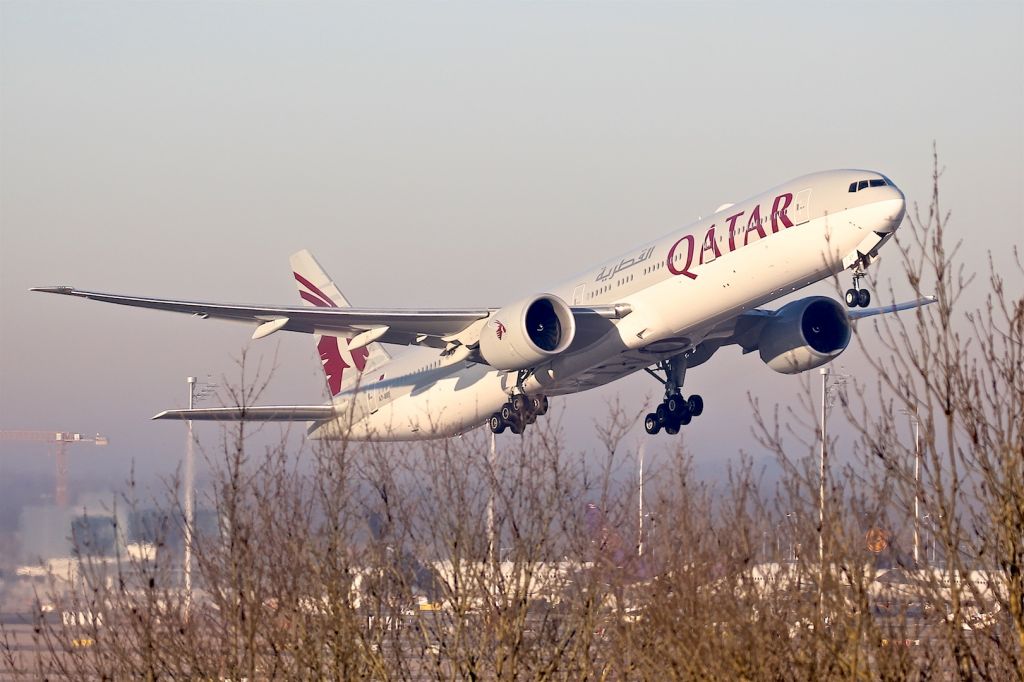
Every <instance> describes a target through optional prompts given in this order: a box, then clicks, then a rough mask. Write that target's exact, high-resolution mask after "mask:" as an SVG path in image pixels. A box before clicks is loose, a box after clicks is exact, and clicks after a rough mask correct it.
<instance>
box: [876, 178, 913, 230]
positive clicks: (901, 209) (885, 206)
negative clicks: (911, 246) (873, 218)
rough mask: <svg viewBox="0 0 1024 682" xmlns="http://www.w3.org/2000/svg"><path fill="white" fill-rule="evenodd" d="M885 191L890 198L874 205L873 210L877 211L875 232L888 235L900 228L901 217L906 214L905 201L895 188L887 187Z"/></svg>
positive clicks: (900, 192) (901, 193)
mask: <svg viewBox="0 0 1024 682" xmlns="http://www.w3.org/2000/svg"><path fill="white" fill-rule="evenodd" d="M886 189H887V190H888V191H889V194H890V196H888V197H886V198H884V199H882V200H881V201H879V202H877V203H876V204H875V209H876V210H877V211H878V223H877V224H878V228H877V229H876V232H880V233H884V234H889V233H890V232H894V231H895V230H896V228H897V227H899V226H900V223H902V222H903V216H904V215H906V213H907V199H906V197H905V196H903V192H902V191H900V189H899V188H898V187H896V186H891V187H887V188H886Z"/></svg>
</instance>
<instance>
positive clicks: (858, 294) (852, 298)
mask: <svg viewBox="0 0 1024 682" xmlns="http://www.w3.org/2000/svg"><path fill="white" fill-rule="evenodd" d="M862 277H864V272H863V271H862V270H856V271H854V273H853V288H852V289H847V290H846V307H847V308H858V307H860V308H867V307H868V306H869V305H871V292H870V291H868V290H867V289H858V288H857V287H859V286H860V280H861V278H862Z"/></svg>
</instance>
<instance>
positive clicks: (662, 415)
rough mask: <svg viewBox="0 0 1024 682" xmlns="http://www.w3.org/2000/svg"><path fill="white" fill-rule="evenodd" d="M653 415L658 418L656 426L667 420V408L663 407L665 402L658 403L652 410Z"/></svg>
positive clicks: (662, 424)
mask: <svg viewBox="0 0 1024 682" xmlns="http://www.w3.org/2000/svg"><path fill="white" fill-rule="evenodd" d="M654 417H655V419H657V420H658V426H665V425H666V424H668V422H669V414H668V408H667V407H665V403H662V404H661V405H658V409H656V410H655V411H654Z"/></svg>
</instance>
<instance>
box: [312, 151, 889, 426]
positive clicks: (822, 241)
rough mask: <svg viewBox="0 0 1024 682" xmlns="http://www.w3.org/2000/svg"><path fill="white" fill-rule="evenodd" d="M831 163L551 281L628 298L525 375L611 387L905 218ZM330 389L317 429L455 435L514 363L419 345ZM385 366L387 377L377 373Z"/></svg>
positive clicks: (880, 191)
mask: <svg viewBox="0 0 1024 682" xmlns="http://www.w3.org/2000/svg"><path fill="white" fill-rule="evenodd" d="M879 178H883V176H881V175H880V174H878V173H876V172H872V171H856V170H837V171H825V172H822V173H815V174H812V175H807V176H803V177H800V178H797V179H795V180H792V181H790V182H788V183H785V184H783V185H780V186H778V187H775V188H773V189H770V190H768V191H766V192H764V193H762V194H760V195H757V196H755V197H752V198H750V199H748V200H746V201H743V202H740V203H737V204H733V205H728V206H726V207H723V208H721V209H720V210H719V211H718V212H716V213H715V214H714V215H711V216H709V217H707V218H704V219H701V220H699V221H697V222H696V223H694V224H692V225H690V226H688V227H685V228H683V229H680V230H677V231H674V232H672V233H671V234H669V235H666V236H664V237H661V238H659V239H657V240H654V241H651V242H648V243H646V244H643V245H641V246H638V247H637V248H635V249H632V250H631V251H630V252H629V253H627V254H625V255H624V256H622V257H618V258H615V259H612V260H610V261H608V262H605V263H602V264H600V265H598V266H597V267H596V268H593V269H592V270H589V271H587V272H585V273H583V274H582V275H580V276H578V277H576V278H574V279H571V280H569V281H567V282H564V283H562V284H561V285H560V286H556V287H554V288H552V289H550V290H549V293H552V294H555V295H556V296H559V297H561V298H562V299H564V300H565V301H566V302H567V303H569V304H570V305H572V306H588V305H592V306H596V305H614V304H626V305H628V306H629V307H630V309H631V310H632V312H631V313H630V314H629V315H627V316H625V317H623V318H621V319H617V320H609V321H608V322H607V331H606V332H605V333H603V334H601V335H599V336H598V337H597V338H596V339H594V338H591V341H590V342H588V345H586V346H583V347H577V344H574V345H573V346H571V347H570V348H569V349H568V350H567V351H565V352H563V353H560V354H558V355H556V356H554V357H553V358H552V359H551V360H549V361H546V362H545V363H544V364H542V365H541V366H540V367H538V368H536V370H535V371H534V372H533V373H532V375H531V376H530V377H529V379H527V381H526V383H525V384H524V385H523V386H522V388H523V390H525V391H526V392H527V393H543V394H545V395H564V394H568V393H575V392H578V391H582V390H586V389H589V388H593V387H595V386H600V385H602V384H606V383H608V382H610V381H614V380H615V379H618V378H620V377H621V376H624V375H626V374H629V373H632V372H634V371H636V370H637V369H640V368H642V367H646V366H649V365H652V364H655V363H656V362H658V361H659V360H662V359H665V358H667V357H671V356H674V355H678V354H680V353H683V352H685V351H687V350H689V349H692V348H694V347H695V346H697V345H698V344H699V343H701V342H702V341H705V340H708V339H709V338H710V336H709V335H713V333H714V331H715V328H716V326H719V325H721V324H722V323H723V322H727V321H729V320H730V319H733V318H735V317H736V316H737V315H739V314H742V313H744V312H746V311H748V310H751V309H753V308H757V307H759V306H762V305H764V304H766V303H768V302H770V301H772V300H774V299H777V298H779V297H781V296H784V295H786V294H789V293H791V292H793V291H796V290H798V289H801V288H803V287H805V286H808V285H810V284H813V283H815V282H818V281H820V280H822V279H824V278H827V277H830V276H832V275H833V274H835V273H837V272H840V271H842V270H843V269H845V268H846V267H849V266H850V265H851V264H852V262H853V260H851V258H852V259H855V258H856V255H857V254H858V252H859V253H860V254H865V255H866V254H869V253H873V252H874V251H875V250H876V249H877V248H878V247H879V246H880V245H881V243H882V242H883V241H885V239H886V238H887V237H888V236H889V235H890V234H891V233H892V232H893V230H895V229H896V228H897V227H898V226H899V224H900V222H901V221H902V219H903V215H904V210H905V201H904V197H903V194H902V192H900V191H899V189H897V188H896V187H895V186H893V185H892V184H891V183H889V184H886V185H885V186H878V187H871V188H870V189H867V190H863V191H858V192H850V191H849V186H850V184H851V183H856V182H859V181H862V180H866V179H867V180H875V179H879ZM374 374H377V375H378V376H374V377H365V379H364V382H363V383H362V385H360V386H359V387H358V388H356V389H353V390H349V391H346V392H344V393H341V394H339V395H338V396H336V397H335V399H334V402H335V405H336V406H337V407H338V408H339V410H340V412H342V414H343V416H342V417H339V418H337V419H335V420H332V421H329V422H320V423H315V424H312V425H311V427H310V435H311V437H313V438H351V439H353V440H369V439H373V440H416V439H426V438H439V437H446V436H452V435H457V434H460V433H463V432H465V431H468V430H471V429H473V428H476V427H477V426H480V425H482V424H483V423H484V421H485V420H486V419H487V417H488V416H489V415H490V414H492V413H494V412H495V411H496V410H498V409H500V408H501V406H502V405H503V404H504V403H505V401H506V400H507V399H508V395H509V392H510V390H511V389H512V388H513V387H514V386H515V383H516V378H517V373H516V372H514V371H513V372H504V371H498V370H495V369H493V368H491V367H489V366H487V365H484V364H479V363H475V362H469V361H466V360H452V359H451V358H444V357H439V356H438V355H437V354H436V351H435V354H433V355H431V356H430V357H429V358H427V359H426V360H425V359H424V356H423V355H421V354H419V353H417V354H414V355H412V356H410V357H406V358H400V359H398V360H396V361H394V362H391V363H389V364H388V365H386V366H385V367H383V368H381V369H380V370H378V371H376V372H374ZM381 374H382V375H383V379H380V378H379V377H380V376H381Z"/></svg>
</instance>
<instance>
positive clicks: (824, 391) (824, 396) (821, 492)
mask: <svg viewBox="0 0 1024 682" xmlns="http://www.w3.org/2000/svg"><path fill="white" fill-rule="evenodd" d="M832 376H834V377H835V379H836V381H835V383H834V384H833V385H832V386H829V377H832ZM846 379H847V377H846V375H845V374H832V373H831V370H830V369H829V367H828V366H825V367H822V368H821V455H820V457H819V459H818V560H819V561H820V562H821V569H822V571H824V570H825V473H826V471H825V458H826V456H827V447H828V446H827V444H828V431H827V430H826V425H827V423H828V407H829V405H831V403H832V398H834V397H835V394H836V392H837V391H839V390H840V389H842V388H843V386H844V385H845V383H846Z"/></svg>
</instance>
